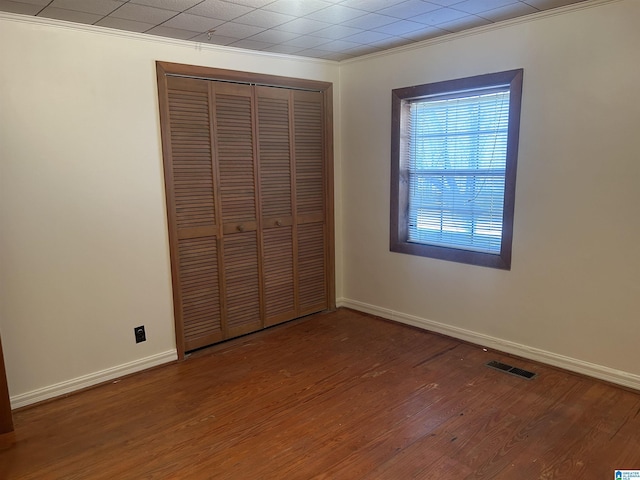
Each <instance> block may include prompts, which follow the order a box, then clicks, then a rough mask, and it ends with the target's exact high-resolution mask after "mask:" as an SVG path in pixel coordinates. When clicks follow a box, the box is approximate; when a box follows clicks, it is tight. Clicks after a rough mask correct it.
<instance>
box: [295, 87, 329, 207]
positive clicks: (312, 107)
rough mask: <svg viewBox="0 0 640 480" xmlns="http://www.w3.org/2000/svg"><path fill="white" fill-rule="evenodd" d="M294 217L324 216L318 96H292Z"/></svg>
mask: <svg viewBox="0 0 640 480" xmlns="http://www.w3.org/2000/svg"><path fill="white" fill-rule="evenodd" d="M293 113H294V132H295V165H296V213H297V215H308V214H318V213H323V212H324V203H325V194H324V192H325V191H324V162H323V128H322V94H321V93H320V92H295V93H294V112H293Z"/></svg>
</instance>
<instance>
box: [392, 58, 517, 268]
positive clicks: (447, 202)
mask: <svg viewBox="0 0 640 480" xmlns="http://www.w3.org/2000/svg"><path fill="white" fill-rule="evenodd" d="M522 76H523V71H522V69H520V70H511V71H508V72H500V73H492V74H488V75H480V76H476V77H469V78H463V79H458V80H450V81H445V82H438V83H430V84H426V85H417V86H413V87H406V88H399V89H395V90H393V92H392V134H391V161H392V167H391V194H392V197H391V239H390V240H391V241H390V248H391V251H393V252H400V253H408V254H412V255H420V256H425V257H433V258H440V259H445V260H451V261H456V262H462V263H470V264H474V265H483V266H487V267H494V268H502V269H506V270H508V269H510V268H511V239H512V232H513V209H514V199H515V178H516V160H517V150H518V133H519V128H520V101H521V96H522Z"/></svg>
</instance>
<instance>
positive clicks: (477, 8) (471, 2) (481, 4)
mask: <svg viewBox="0 0 640 480" xmlns="http://www.w3.org/2000/svg"><path fill="white" fill-rule="evenodd" d="M514 3H519V2H518V1H517V0H466V1H464V2H462V3H456V5H455V6H454V8H455V9H456V10H461V11H463V12H467V13H473V14H476V13H481V12H486V11H487V10H493V9H495V8H500V7H504V6H507V5H512V4H514Z"/></svg>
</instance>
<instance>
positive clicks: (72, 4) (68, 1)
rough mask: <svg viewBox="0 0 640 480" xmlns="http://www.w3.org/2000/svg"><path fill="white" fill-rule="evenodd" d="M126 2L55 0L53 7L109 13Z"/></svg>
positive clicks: (112, 0) (99, 13)
mask: <svg viewBox="0 0 640 480" xmlns="http://www.w3.org/2000/svg"><path fill="white" fill-rule="evenodd" d="M123 4H124V2H120V1H116V0H54V1H53V2H51V5H50V6H51V7H55V8H64V9H65V10H76V11H78V12H86V13H95V14H96V15H108V14H110V13H111V12H113V11H114V10H115V9H116V8H118V7H120V6H122V5H123Z"/></svg>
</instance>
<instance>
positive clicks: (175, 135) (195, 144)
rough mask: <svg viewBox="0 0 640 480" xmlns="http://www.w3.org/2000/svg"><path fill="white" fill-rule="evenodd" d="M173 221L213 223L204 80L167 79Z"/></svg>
mask: <svg viewBox="0 0 640 480" xmlns="http://www.w3.org/2000/svg"><path fill="white" fill-rule="evenodd" d="M168 87H169V90H168V106H169V120H170V130H171V135H170V139H171V157H172V174H173V187H174V188H173V196H174V202H175V221H176V227H177V228H178V229H182V228H193V227H209V226H213V225H214V224H215V223H216V218H215V207H214V183H213V169H212V164H211V155H212V149H211V125H210V116H209V100H208V90H207V89H208V87H207V82H204V81H202V80H193V79H174V78H170V79H168Z"/></svg>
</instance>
